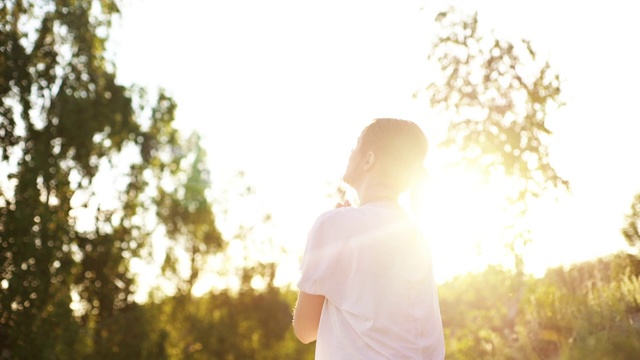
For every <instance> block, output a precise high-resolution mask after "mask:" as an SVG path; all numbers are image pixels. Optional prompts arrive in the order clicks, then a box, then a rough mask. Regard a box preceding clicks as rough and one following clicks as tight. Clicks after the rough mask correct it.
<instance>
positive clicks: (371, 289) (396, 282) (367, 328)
mask: <svg viewBox="0 0 640 360" xmlns="http://www.w3.org/2000/svg"><path fill="white" fill-rule="evenodd" d="M301 271H302V276H301V278H300V281H299V282H298V288H299V289H300V290H301V291H304V292H306V293H309V294H315V295H324V296H325V298H326V300H325V302H324V305H323V308H322V315H321V317H320V325H319V329H318V338H317V343H316V359H318V360H324V359H328V360H340V359H345V360H355V359H367V360H372V359H429V360H431V359H438V360H440V359H444V336H443V331H442V320H441V317H440V307H439V305H438V294H437V289H436V285H435V281H434V278H433V273H432V270H431V255H430V251H429V249H428V246H427V244H426V241H425V240H424V238H423V237H422V235H421V233H420V231H419V230H418V229H417V227H416V226H415V224H414V223H413V222H412V221H411V219H410V217H409V216H408V215H407V214H406V213H405V212H404V211H403V210H402V208H400V207H399V206H398V205H396V204H393V203H383V202H380V203H368V204H365V205H364V206H362V207H360V208H350V207H346V208H339V209H335V210H331V211H328V212H326V213H324V214H322V215H321V216H320V217H319V218H318V219H317V220H316V223H315V224H314V225H313V227H312V229H311V231H310V233H309V238H308V239H307V245H306V248H305V252H304V256H303V259H302V265H301Z"/></svg>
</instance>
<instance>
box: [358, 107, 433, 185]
mask: <svg viewBox="0 0 640 360" xmlns="http://www.w3.org/2000/svg"><path fill="white" fill-rule="evenodd" d="M360 141H361V147H362V151H365V152H366V151H372V152H373V153H374V154H375V155H376V159H378V161H380V163H381V165H382V166H383V167H384V168H385V170H386V171H385V173H386V175H387V176H386V179H385V181H387V182H388V183H389V185H391V186H394V187H395V188H396V190H398V191H399V192H402V191H404V190H406V189H407V188H408V187H410V186H412V185H413V183H414V182H416V181H418V180H420V179H421V178H422V177H423V174H424V172H425V170H424V165H423V164H424V159H425V157H426V155H427V149H428V146H429V144H428V141H427V137H426V136H425V134H424V132H422V129H420V127H419V126H418V125H417V124H416V123H414V122H412V121H409V120H402V119H393V118H378V119H374V120H373V121H372V122H371V124H369V125H368V126H367V127H366V128H365V129H364V130H363V131H362V134H361V135H360Z"/></svg>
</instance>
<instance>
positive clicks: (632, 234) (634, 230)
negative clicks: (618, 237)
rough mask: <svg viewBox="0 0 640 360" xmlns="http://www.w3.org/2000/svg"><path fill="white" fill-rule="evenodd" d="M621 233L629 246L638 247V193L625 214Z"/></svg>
mask: <svg viewBox="0 0 640 360" xmlns="http://www.w3.org/2000/svg"><path fill="white" fill-rule="evenodd" d="M622 234H623V235H624V238H625V239H626V240H627V243H628V244H629V245H631V246H637V247H640V194H637V195H636V196H635V197H634V198H633V202H632V203H631V211H630V212H629V214H627V216H626V226H625V227H624V228H623V229H622Z"/></svg>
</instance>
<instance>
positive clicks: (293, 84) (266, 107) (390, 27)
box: [109, 0, 640, 291]
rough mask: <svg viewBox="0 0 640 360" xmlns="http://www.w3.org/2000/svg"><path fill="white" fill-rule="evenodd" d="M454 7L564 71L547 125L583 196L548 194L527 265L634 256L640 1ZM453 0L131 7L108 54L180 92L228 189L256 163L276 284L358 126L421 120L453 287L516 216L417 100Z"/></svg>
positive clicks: (138, 79)
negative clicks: (460, 159) (450, 148)
mask: <svg viewBox="0 0 640 360" xmlns="http://www.w3.org/2000/svg"><path fill="white" fill-rule="evenodd" d="M454 3H455V4H459V5H458V6H460V7H462V8H468V9H469V11H473V10H474V9H477V10H478V11H479V19H480V24H481V25H482V26H487V27H491V28H494V29H495V30H496V35H497V36H499V37H500V36H507V37H511V38H514V39H516V38H527V39H530V40H532V41H533V47H534V48H535V49H537V50H538V51H539V54H540V55H541V56H544V57H547V58H548V59H549V60H550V62H551V65H552V67H554V68H555V70H556V71H557V72H558V73H560V75H561V78H562V79H563V83H562V86H563V93H564V94H563V98H564V99H565V101H566V106H564V107H562V108H561V109H559V110H557V111H554V112H553V113H552V114H551V117H550V118H549V119H548V124H549V127H550V129H551V130H552V131H553V132H554V133H553V135H552V137H551V144H550V155H551V163H552V165H553V166H554V167H555V168H556V170H557V171H558V173H559V174H560V175H561V176H562V177H564V178H566V179H567V180H569V182H570V184H571V189H572V191H571V193H566V194H562V195H560V196H559V198H558V200H557V201H556V199H555V198H552V197H550V198H549V199H543V200H542V201H541V202H540V203H539V204H537V205H536V208H535V209H534V210H533V212H532V216H531V218H530V221H531V225H532V227H533V243H532V244H531V245H530V246H529V248H528V250H527V252H526V257H525V262H526V267H527V270H528V271H530V272H532V273H535V274H541V273H543V272H544V269H546V268H547V267H550V266H559V265H566V264H570V263H572V262H576V261H583V260H588V259H591V258H594V257H597V256H603V255H606V254H609V253H612V252H615V251H619V250H621V249H625V241H624V239H623V237H622V236H621V234H620V228H621V227H622V225H623V220H624V214H625V213H626V212H628V210H629V207H630V205H631V200H632V197H633V195H635V194H636V193H638V192H640V167H638V164H637V160H634V158H636V157H637V156H638V154H640V141H638V140H637V139H638V137H639V136H640V119H639V115H638V112H637V111H636V107H637V106H636V104H637V99H636V98H635V97H634V96H636V95H637V91H636V90H632V87H633V86H634V85H635V84H638V83H640V69H639V68H638V66H637V64H639V63H640V55H639V53H638V52H637V51H636V50H635V48H633V47H632V46H630V44H634V43H636V42H637V35H638V34H640V28H639V27H638V25H637V21H636V19H635V12H633V11H631V10H630V7H631V6H632V5H628V3H627V2H624V1H614V2H607V3H606V7H605V3H600V2H587V3H580V6H579V8H578V7H576V8H574V7H571V6H569V5H562V6H559V5H557V4H558V3H557V2H553V1H537V2H531V1H530V2H519V1H516V2H514V1H483V2H481V3H482V5H481V6H480V5H476V3H477V2H470V1H469V2H454ZM472 4H473V5H472ZM572 4H573V3H572ZM576 4H577V3H576ZM446 6H447V2H444V1H424V2H421V1H397V0H395V1H391V0H389V1H377V2H365V1H344V2H338V1H319V0H318V1H185V0H181V1H177V0H176V1H126V2H125V3H124V5H123V7H122V9H121V10H122V18H121V19H120V20H119V21H117V22H116V23H115V24H114V28H113V34H112V38H111V42H110V45H109V51H110V53H112V54H113V55H112V56H113V58H114V59H115V63H116V66H117V74H118V77H119V81H120V82H122V83H124V84H139V85H142V86H147V87H149V88H151V89H153V88H158V87H163V88H165V89H166V90H167V91H168V93H169V94H170V95H172V96H173V97H174V98H175V100H176V101H177V103H178V112H177V119H176V122H177V126H178V127H179V128H180V129H182V130H184V132H185V133H188V132H190V131H192V130H197V131H198V132H200V133H201V135H202V137H203V139H204V140H203V143H204V146H205V148H206V150H207V151H208V157H209V162H210V167H211V172H212V179H213V180H212V187H213V191H214V192H215V193H217V194H219V193H221V192H223V191H224V190H225V189H224V188H222V187H223V186H227V185H228V184H231V183H233V181H234V176H235V175H234V174H236V173H237V172H238V171H243V172H244V173H245V181H246V183H247V184H249V185H251V186H253V187H254V188H255V198H254V200H253V204H254V205H255V206H256V207H255V208H254V209H253V210H252V212H255V211H256V209H257V210H258V212H260V211H263V210H264V211H265V212H268V213H270V214H271V215H272V220H271V223H270V225H269V227H268V229H267V230H268V231H269V234H268V235H269V237H270V238H271V241H272V244H273V246H274V247H275V248H279V247H282V248H283V249H284V250H285V252H284V254H281V255H278V257H277V259H276V260H277V261H278V262H279V264H280V269H279V272H278V277H277V279H276V280H277V282H278V284H281V285H282V284H287V283H290V282H293V283H295V281H296V280H297V276H298V274H297V267H298V262H299V258H300V256H301V255H302V252H303V249H304V243H305V238H306V234H307V231H308V229H309V227H310V226H311V224H312V223H313V221H314V220H315V218H316V217H317V216H318V215H319V214H320V213H321V212H323V211H325V210H327V209H329V208H331V207H332V204H333V201H334V200H335V199H334V198H330V197H329V196H328V195H329V194H333V191H334V189H335V187H336V186H337V185H339V184H340V178H341V176H342V173H343V170H344V167H345V165H346V161H347V158H348V156H349V151H350V149H351V148H352V147H353V146H354V145H355V142H356V140H357V137H358V135H359V133H360V131H361V130H362V128H363V127H364V126H365V125H367V124H368V123H369V122H370V121H371V120H372V119H373V118H375V117H398V118H406V119H410V120H414V121H416V122H417V123H418V124H420V125H421V126H422V127H423V129H424V130H425V133H426V134H427V137H428V138H429V140H430V143H431V147H430V152H429V154H428V159H427V162H426V165H427V167H428V169H429V173H430V178H429V183H428V184H427V187H428V190H427V194H426V195H425V199H424V201H425V202H427V203H428V206H426V210H424V211H423V212H422V213H420V214H419V215H418V216H420V221H419V222H420V224H421V226H423V228H424V230H425V233H427V235H428V238H429V240H430V242H431V245H432V249H433V256H434V268H435V273H436V277H437V279H438V281H440V282H442V281H445V280H447V279H450V278H451V277H452V276H454V275H456V274H462V273H465V272H468V271H476V270H480V269H482V268H483V267H484V266H486V265H487V264H490V263H500V264H509V261H510V259H509V258H507V257H506V256H505V254H506V252H505V250H504V248H503V247H502V245H501V244H502V240H501V239H500V238H499V237H500V236H501V235H500V232H501V229H496V224H501V223H502V222H503V219H502V218H501V216H504V215H503V214H502V212H501V205H500V204H497V203H496V202H495V201H492V199H493V198H495V193H496V192H497V189H496V187H498V186H501V185H500V184H487V183H484V182H483V181H482V179H480V178H479V177H478V176H476V175H475V174H473V173H470V172H464V171H462V170H455V169H450V168H449V167H448V157H447V153H446V151H444V150H442V149H439V148H438V147H437V143H438V142H439V141H440V140H441V139H442V137H443V134H444V126H445V125H446V124H445V123H446V121H445V120H444V119H438V118H437V114H435V113H434V112H433V111H430V110H429V108H428V104H427V102H426V101H425V99H421V98H420V97H418V98H417V99H413V98H412V94H413V93H414V91H416V90H419V89H421V88H423V87H424V86H426V85H427V84H428V83H429V81H430V80H431V79H432V74H433V71H434V69H433V68H432V67H430V66H429V65H428V64H427V60H426V57H427V54H428V52H429V46H430V44H431V42H432V41H433V40H434V38H433V24H432V23H433V21H432V20H433V16H434V14H436V13H437V12H438V10H442V9H445V8H446ZM471 6H473V7H471ZM576 6H577V5H576ZM625 9H626V10H625ZM629 24H636V25H629ZM631 26H634V28H633V29H631ZM630 30H633V31H630ZM634 161H635V162H634ZM231 205H233V202H232V203H231ZM227 210H228V214H229V215H228V218H233V217H237V218H236V220H229V221H240V222H241V221H242V220H238V219H243V216H244V217H245V218H247V217H250V219H249V221H251V219H259V214H258V215H256V214H249V213H248V212H247V211H248V210H247V208H246V207H244V208H243V207H241V206H238V207H236V208H234V207H233V206H232V207H230V208H228V209H227ZM216 211H217V212H218V211H221V209H216ZM221 219H222V218H221V217H219V221H221ZM218 225H219V226H220V228H221V229H222V230H225V229H228V228H231V226H229V224H222V223H221V224H218ZM229 231H231V230H229ZM274 256H275V255H274ZM205 283H206V284H205V285H201V289H203V290H202V291H204V290H205V288H206V287H207V286H212V285H214V284H216V280H215V276H214V275H212V276H211V278H210V279H209V281H206V282H205Z"/></svg>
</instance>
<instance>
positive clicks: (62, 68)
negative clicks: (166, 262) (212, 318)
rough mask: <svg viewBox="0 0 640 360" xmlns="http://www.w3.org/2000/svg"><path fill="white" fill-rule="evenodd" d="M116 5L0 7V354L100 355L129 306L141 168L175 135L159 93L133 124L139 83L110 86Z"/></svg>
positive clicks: (141, 211) (141, 230)
mask: <svg viewBox="0 0 640 360" xmlns="http://www.w3.org/2000/svg"><path fill="white" fill-rule="evenodd" d="M117 14H118V7H117V5H116V2H115V1H113V0H102V1H92V0H75V1H55V2H52V1H44V0H42V1H37V0H34V1H22V0H5V1H2V2H0V15H1V16H0V135H1V136H0V154H1V157H0V172H1V173H2V174H6V177H4V176H3V177H2V178H0V234H1V239H0V266H1V267H0V271H1V272H2V281H1V282H0V351H5V352H6V351H8V352H9V354H10V355H11V356H12V357H14V358H25V359H26V358H28V359H39V358H50V357H57V358H76V357H84V356H89V355H90V354H91V357H92V358H113V353H114V352H118V351H119V350H118V347H117V346H114V345H113V341H114V340H113V339H114V338H115V337H114V336H112V335H114V334H113V333H110V331H115V330H114V329H113V327H110V326H108V324H109V319H111V318H113V317H114V316H116V315H117V314H119V313H121V312H123V311H125V309H128V308H130V307H131V306H133V305H134V304H133V302H134V301H133V293H134V291H135V289H136V287H135V281H134V274H132V273H131V270H130V266H129V263H130V261H131V260H132V259H133V258H134V257H136V256H137V255H138V254H139V253H140V251H141V249H143V248H145V247H146V246H147V243H148V239H149V234H150V231H151V229H150V228H149V227H148V226H146V224H145V221H143V219H145V217H146V216H148V212H146V210H145V209H146V208H148V205H150V204H151V202H152V200H153V197H152V196H151V195H150V193H149V185H150V184H152V178H151V175H152V172H153V169H154V168H157V167H161V166H162V165H163V161H162V159H161V156H162V154H161V151H162V148H165V147H167V146H174V147H179V146H180V144H179V143H177V142H176V141H177V137H175V136H165V135H166V134H172V130H171V129H172V122H173V111H174V109H175V103H174V102H173V101H172V100H171V98H169V97H168V96H166V95H165V94H163V93H161V94H160V96H159V98H158V101H157V105H156V106H155V108H154V110H153V113H152V116H151V118H150V119H145V117H144V116H143V115H142V114H144V113H145V111H146V110H144V109H146V108H147V107H148V102H147V101H146V100H145V96H144V91H143V90H142V89H135V88H127V87H124V86H122V85H119V84H118V83H117V82H116V75H115V67H114V66H113V64H111V63H110V62H109V61H108V59H107V58H105V55H104V49H105V43H106V40H107V36H108V30H109V26H110V23H111V19H112V17H113V16H115V15H117ZM100 179H102V180H103V181H104V180H105V179H107V180H110V181H111V183H112V184H114V185H113V188H109V187H103V188H100V189H97V188H96V183H97V182H98V181H100ZM110 204H111V205H110ZM72 308H73V310H72ZM80 335H82V336H80Z"/></svg>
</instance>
